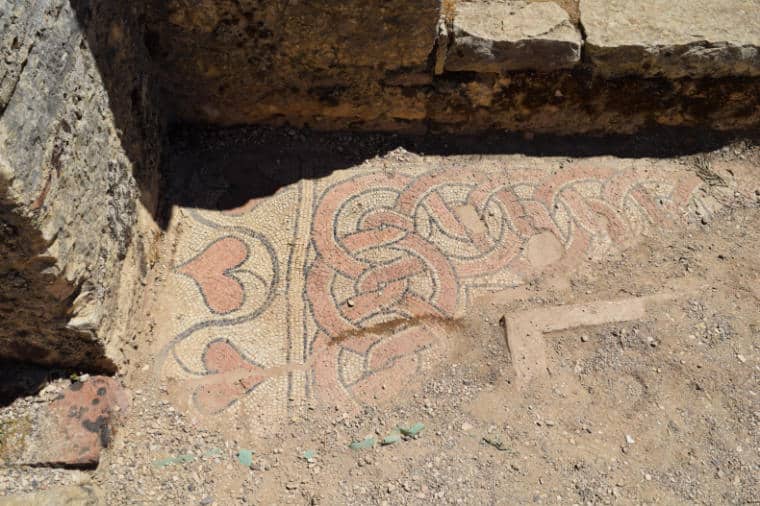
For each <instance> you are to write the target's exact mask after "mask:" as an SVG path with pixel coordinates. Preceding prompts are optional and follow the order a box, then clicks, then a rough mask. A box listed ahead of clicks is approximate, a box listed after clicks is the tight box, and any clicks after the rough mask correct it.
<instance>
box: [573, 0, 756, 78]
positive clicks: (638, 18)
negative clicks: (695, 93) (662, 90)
mask: <svg viewBox="0 0 760 506" xmlns="http://www.w3.org/2000/svg"><path fill="white" fill-rule="evenodd" d="M580 9H581V23H582V24H583V27H584V29H585V31H586V52H587V54H588V56H589V58H590V61H591V63H592V64H593V65H594V67H595V69H596V70H597V71H598V72H600V73H601V74H602V75H605V76H623V75H639V76H665V77H668V78H681V77H726V76H758V75H760V4H758V2H757V1H756V0H581V3H580Z"/></svg>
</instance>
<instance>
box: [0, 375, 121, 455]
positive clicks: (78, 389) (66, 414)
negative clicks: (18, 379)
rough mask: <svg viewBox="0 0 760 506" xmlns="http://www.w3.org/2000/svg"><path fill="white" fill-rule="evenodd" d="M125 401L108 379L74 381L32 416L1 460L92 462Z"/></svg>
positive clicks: (116, 385)
mask: <svg viewBox="0 0 760 506" xmlns="http://www.w3.org/2000/svg"><path fill="white" fill-rule="evenodd" d="M128 404H129V403H128V399H127V395H126V392H125V391H124V389H123V388H122V387H121V385H120V384H119V382H118V381H116V380H115V379H113V378H109V377H106V376H95V377H91V378H88V379H87V380H85V381H77V382H74V383H72V384H71V385H69V386H68V387H66V389H65V390H63V391H62V392H59V394H58V395H57V397H56V398H55V399H54V400H53V401H51V402H50V403H49V404H47V405H45V406H43V407H42V409H41V410H39V411H38V412H36V413H35V414H34V416H33V420H30V427H31V430H30V431H29V433H28V434H25V435H23V436H22V440H21V441H20V442H19V444H16V445H14V448H12V449H11V450H9V454H6V455H4V456H3V457H4V460H5V461H6V462H7V463H9V464H11V465H14V464H15V465H52V466H58V465H63V466H82V467H92V466H96V465H97V464H98V462H99V461H100V453H101V451H102V450H103V448H107V447H108V445H109V444H110V441H111V436H112V433H113V422H114V420H115V418H116V417H117V416H119V415H120V414H122V413H125V412H126V410H127V408H128Z"/></svg>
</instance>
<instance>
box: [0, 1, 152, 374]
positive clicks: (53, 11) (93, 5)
mask: <svg viewBox="0 0 760 506" xmlns="http://www.w3.org/2000/svg"><path fill="white" fill-rule="evenodd" d="M142 9H143V7H142V6H141V5H140V4H139V3H135V2H110V1H105V0H75V1H73V2H70V1H69V0H0V359H9V360H21V361H29V362H35V363H39V364H43V365H56V366H64V367H80V368H85V369H88V370H104V371H110V370H113V369H114V364H113V362H112V360H110V359H109V358H107V357H106V352H105V350H106V348H107V347H108V346H109V341H115V340H118V339H122V338H123V336H120V335H116V334H117V333H118V332H116V330H115V329H116V328H117V327H119V326H120V324H119V323H117V322H115V318H116V315H117V314H120V313H123V312H124V311H125V310H127V308H124V307H119V305H118V304H117V300H118V299H119V287H120V280H121V275H122V270H123V268H124V267H125V262H124V261H125V258H127V257H128V256H129V255H130V248H131V246H133V245H134V242H133V241H132V238H133V235H134V232H135V227H136V223H137V217H138V214H139V213H138V211H139V210H140V209H144V210H146V211H147V213H146V214H147V215H150V212H152V211H153V210H155V200H156V192H155V187H156V181H157V175H158V171H157V168H158V162H159V159H158V157H159V155H160V149H159V127H160V119H159V111H158V110H157V108H156V106H155V96H156V92H155V90H154V89H153V87H152V85H151V82H150V80H149V79H148V76H147V74H146V72H145V64H146V61H145V51H144V49H143V48H144V46H143V35H142V26H141V23H140V19H141V18H142V16H143V12H142ZM133 257H134V255H133V254H132V255H131V257H130V258H133ZM122 298H123V297H122Z"/></svg>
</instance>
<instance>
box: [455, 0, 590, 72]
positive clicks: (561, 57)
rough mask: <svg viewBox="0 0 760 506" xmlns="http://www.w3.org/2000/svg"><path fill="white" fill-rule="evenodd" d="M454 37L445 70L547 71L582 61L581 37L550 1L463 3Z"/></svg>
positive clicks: (568, 18) (481, 1)
mask: <svg viewBox="0 0 760 506" xmlns="http://www.w3.org/2000/svg"><path fill="white" fill-rule="evenodd" d="M453 36H454V42H453V46H452V47H451V49H450V50H449V52H448V54H447V56H446V70H449V71H472V72H505V71H510V70H544V71H547V70H556V69H563V68H568V67H572V66H574V65H575V64H576V63H578V62H579V61H580V57H581V46H582V39H581V34H580V32H579V31H578V29H577V28H576V27H575V26H574V25H573V24H572V23H571V22H570V16H569V15H568V13H567V12H566V11H565V10H564V9H562V8H561V7H560V6H559V5H557V4H556V3H554V2H539V3H528V2H523V1H519V0H514V1H506V2H505V1H499V0H477V1H472V2H461V3H460V4H458V6H457V11H456V16H455V17H454V34H453Z"/></svg>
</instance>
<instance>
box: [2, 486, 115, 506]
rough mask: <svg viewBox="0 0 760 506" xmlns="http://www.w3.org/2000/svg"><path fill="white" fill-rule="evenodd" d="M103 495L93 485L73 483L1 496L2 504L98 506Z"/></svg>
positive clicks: (102, 501)
mask: <svg viewBox="0 0 760 506" xmlns="http://www.w3.org/2000/svg"><path fill="white" fill-rule="evenodd" d="M100 504H105V502H104V499H103V495H102V493H101V492H100V490H98V489H97V488H95V487H93V486H91V485H71V486H68V487H58V488H52V489H50V490H42V491H40V492H33V493H31V494H19V495H11V496H6V497H0V506H98V505H100Z"/></svg>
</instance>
